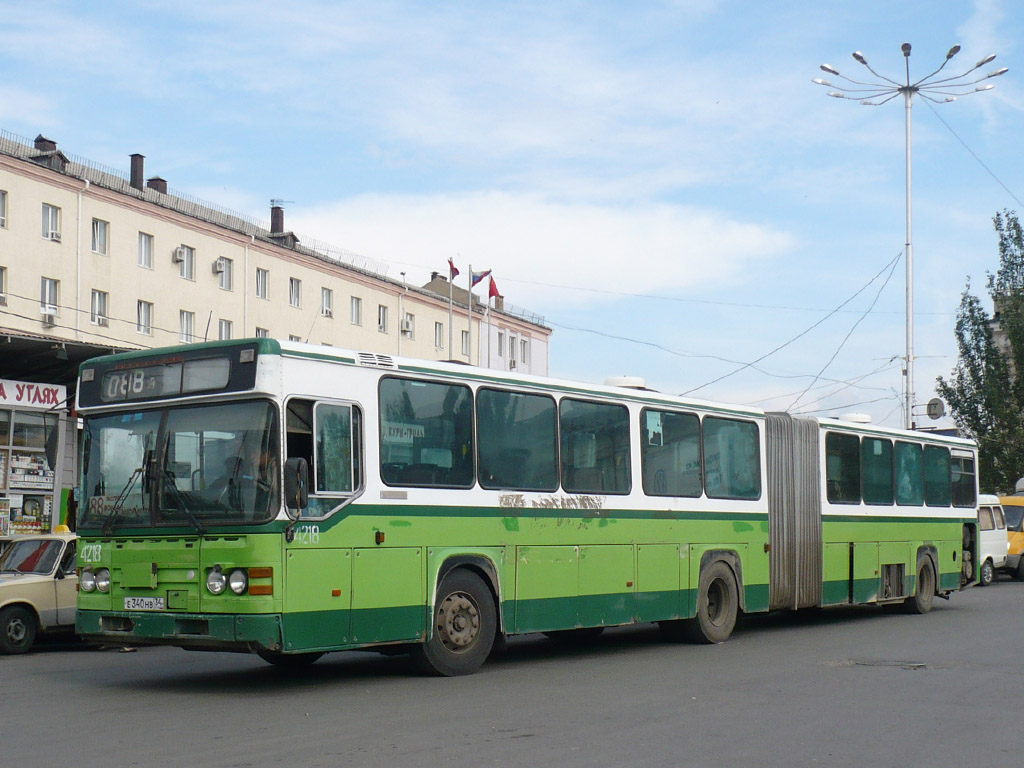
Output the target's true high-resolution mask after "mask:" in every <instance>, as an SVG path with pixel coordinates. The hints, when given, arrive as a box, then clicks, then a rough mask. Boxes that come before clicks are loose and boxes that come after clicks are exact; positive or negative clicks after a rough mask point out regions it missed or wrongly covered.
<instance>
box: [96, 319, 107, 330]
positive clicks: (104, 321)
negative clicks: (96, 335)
mask: <svg viewBox="0 0 1024 768" xmlns="http://www.w3.org/2000/svg"><path fill="white" fill-rule="evenodd" d="M96 325H102V326H103V327H104V328H106V327H107V326H108V325H110V321H109V320H107V318H105V317H97V318H96Z"/></svg>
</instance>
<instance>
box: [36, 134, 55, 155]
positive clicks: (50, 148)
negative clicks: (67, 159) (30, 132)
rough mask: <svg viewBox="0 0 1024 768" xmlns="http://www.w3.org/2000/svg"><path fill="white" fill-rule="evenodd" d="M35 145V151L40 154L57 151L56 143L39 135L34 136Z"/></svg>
mask: <svg viewBox="0 0 1024 768" xmlns="http://www.w3.org/2000/svg"><path fill="white" fill-rule="evenodd" d="M35 144H36V149H38V150H39V151H40V152H56V151H57V142H56V141H54V140H53V139H48V138H46V137H45V136H43V134H41V133H40V134H39V135H38V136H36V141H35Z"/></svg>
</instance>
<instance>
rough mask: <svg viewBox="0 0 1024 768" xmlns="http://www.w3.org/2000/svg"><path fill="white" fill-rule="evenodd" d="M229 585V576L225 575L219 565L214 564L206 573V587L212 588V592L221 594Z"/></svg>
mask: <svg viewBox="0 0 1024 768" xmlns="http://www.w3.org/2000/svg"><path fill="white" fill-rule="evenodd" d="M227 585H228V577H227V576H225V575H224V573H223V572H222V571H221V569H220V566H219V565H215V566H213V568H211V569H210V572H209V573H208V574H206V588H207V589H208V590H210V594H213V595H219V594H220V593H221V592H223V591H224V587H226V586H227Z"/></svg>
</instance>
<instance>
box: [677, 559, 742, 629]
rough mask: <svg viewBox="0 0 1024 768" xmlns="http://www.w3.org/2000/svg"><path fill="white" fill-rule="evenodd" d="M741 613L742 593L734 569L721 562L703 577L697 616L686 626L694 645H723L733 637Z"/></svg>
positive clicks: (705, 572)
mask: <svg viewBox="0 0 1024 768" xmlns="http://www.w3.org/2000/svg"><path fill="white" fill-rule="evenodd" d="M738 614H739V594H738V590H737V588H736V577H735V576H734V575H733V572H732V568H730V567H729V566H728V565H726V564H725V563H724V562H722V561H721V560H718V561H716V562H714V563H712V564H711V565H709V566H708V567H707V568H705V569H704V570H703V571H701V574H700V582H699V583H698V586H697V616H696V618H694V619H693V620H691V621H690V622H689V624H688V625H687V633H688V635H689V638H690V640H692V641H693V642H695V643H708V644H711V643H724V642H725V641H726V640H728V639H729V636H730V635H732V631H733V629H734V628H735V626H736V616H737V615H738Z"/></svg>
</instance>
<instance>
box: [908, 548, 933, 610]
mask: <svg viewBox="0 0 1024 768" xmlns="http://www.w3.org/2000/svg"><path fill="white" fill-rule="evenodd" d="M935 584H936V581H935V566H934V565H932V559H931V558H930V557H928V555H922V556H921V557H919V558H917V583H916V584H915V585H914V594H913V596H912V597H908V598H907V599H906V601H904V603H903V607H904V608H905V609H906V611H907V613H917V614H925V613H928V611H930V610H931V609H932V602H933V601H934V600H935Z"/></svg>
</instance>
